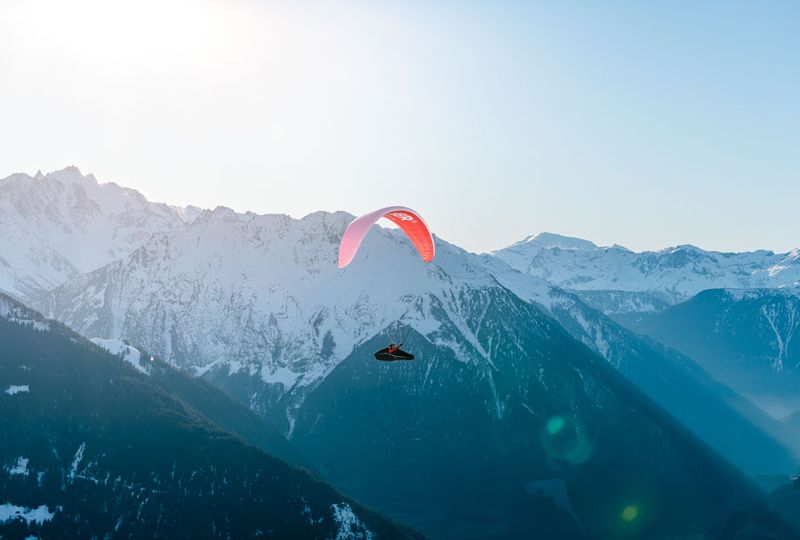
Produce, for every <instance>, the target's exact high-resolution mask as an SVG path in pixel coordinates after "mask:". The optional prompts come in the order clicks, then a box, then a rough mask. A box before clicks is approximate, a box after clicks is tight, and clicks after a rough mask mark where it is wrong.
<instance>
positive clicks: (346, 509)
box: [331, 503, 375, 540]
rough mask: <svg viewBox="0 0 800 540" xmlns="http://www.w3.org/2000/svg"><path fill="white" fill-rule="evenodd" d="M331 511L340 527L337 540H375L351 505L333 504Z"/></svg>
mask: <svg viewBox="0 0 800 540" xmlns="http://www.w3.org/2000/svg"><path fill="white" fill-rule="evenodd" d="M331 510H332V511H333V520H334V521H335V522H336V525H337V527H338V531H337V533H336V537H335V540H373V538H374V537H375V535H374V534H373V533H372V531H370V530H369V529H367V527H366V526H365V525H364V523H363V522H362V521H361V519H359V517H358V516H357V515H356V514H355V512H353V509H352V508H350V505H349V504H347V503H340V504H333V505H331Z"/></svg>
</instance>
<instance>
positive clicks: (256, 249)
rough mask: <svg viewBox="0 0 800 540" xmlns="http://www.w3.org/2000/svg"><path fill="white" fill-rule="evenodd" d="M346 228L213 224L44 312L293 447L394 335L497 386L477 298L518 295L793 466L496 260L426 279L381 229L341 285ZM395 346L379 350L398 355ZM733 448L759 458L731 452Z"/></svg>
mask: <svg viewBox="0 0 800 540" xmlns="http://www.w3.org/2000/svg"><path fill="white" fill-rule="evenodd" d="M351 219H352V216H350V215H348V214H344V213H336V214H327V213H322V212H320V213H315V214H311V215H309V216H306V217H305V218H303V219H300V220H295V219H292V218H289V217H288V216H275V215H272V216H261V215H256V214H252V213H249V214H237V213H235V212H233V211H231V210H229V209H226V208H218V209H216V210H213V211H207V212H205V213H203V214H202V215H201V216H199V217H198V218H197V219H196V220H195V222H194V223H192V224H190V225H188V226H187V227H185V228H181V229H177V230H174V231H169V232H165V233H159V234H156V235H154V236H153V237H152V238H151V239H150V241H149V242H148V243H146V244H145V245H144V246H142V247H141V248H139V249H137V250H136V251H134V252H133V253H132V254H131V255H130V256H128V257H127V258H126V259H123V260H120V261H116V262H114V263H111V264H109V265H107V266H105V267H103V268H101V269H99V270H96V271H94V272H90V273H87V274H83V275H81V276H79V277H77V278H75V279H73V280H71V281H69V282H68V283H67V284H65V285H63V286H61V287H58V288H57V289H55V290H54V291H53V292H52V294H50V295H49V296H48V299H47V303H46V305H44V306H43V309H45V310H46V311H47V312H48V313H49V314H51V315H52V316H54V317H55V318H57V319H58V320H61V321H63V322H64V323H65V324H67V325H69V326H70V327H71V328H74V329H76V330H77V331H79V332H80V333H82V334H83V335H86V336H106V337H110V338H114V339H126V340H129V341H130V342H131V343H135V344H136V345H137V346H141V347H143V348H144V349H146V350H148V351H151V352H153V353H154V354H156V355H158V356H161V357H163V358H165V359H167V360H168V361H170V362H172V363H174V364H175V365H177V366H180V367H182V368H186V369H189V370H191V371H193V372H194V373H195V374H197V375H201V376H204V377H205V378H206V379H208V380H210V381H213V382H214V383H215V384H217V385H219V386H221V387H223V388H225V389H226V390H227V391H228V392H229V393H231V394H233V395H235V396H237V397H238V399H240V400H241V401H242V402H243V403H245V404H247V405H248V406H250V407H251V408H252V409H253V410H255V411H257V412H259V413H261V414H264V415H267V414H273V413H274V412H275V411H276V410H277V411H279V412H280V414H281V415H284V416H283V418H282V420H276V421H279V422H283V423H284V424H285V427H284V429H285V430H286V432H287V433H288V434H289V435H290V436H291V435H292V434H293V426H294V421H295V411H296V410H297V409H298V407H299V406H300V405H301V403H302V401H303V399H304V398H305V396H306V395H307V393H308V392H309V391H310V390H312V389H313V388H314V387H315V386H316V385H318V384H319V383H320V382H321V381H323V380H324V379H325V377H326V376H327V374H328V373H330V372H331V371H332V370H333V369H334V368H335V367H336V366H337V365H338V364H339V363H340V362H341V361H342V360H343V359H344V358H346V357H348V356H349V355H350V354H351V353H352V351H353V350H354V349H355V348H356V347H358V346H359V345H361V344H362V343H364V342H365V341H367V340H370V339H372V338H373V337H374V336H375V335H377V334H380V333H382V332H384V331H385V330H386V329H387V328H395V327H398V325H400V326H402V327H405V328H408V329H410V330H413V331H415V332H417V333H419V334H420V335H422V336H424V337H425V338H426V339H427V340H429V341H430V342H431V343H433V344H436V345H441V346H444V347H447V348H449V349H451V350H452V351H453V352H454V354H455V356H456V357H457V358H460V359H461V360H462V361H464V362H465V363H472V364H475V365H479V366H483V367H484V368H486V369H488V370H489V371H488V372H489V373H490V374H491V373H493V370H494V368H493V367H492V365H493V363H494V362H495V359H496V357H497V351H496V349H497V347H499V346H500V344H488V345H487V344H481V337H480V336H481V333H482V332H483V331H484V329H483V325H484V320H483V318H484V315H483V313H482V311H481V310H480V309H477V308H475V307H474V303H475V301H474V298H475V297H481V296H487V297H496V298H505V297H507V296H508V295H509V294H512V293H513V295H515V296H516V297H518V298H521V299H522V300H524V301H526V302H532V303H535V304H536V305H538V306H540V307H541V308H542V309H544V310H545V311H546V312H547V313H548V314H550V315H551V316H552V317H554V318H556V319H557V320H558V321H559V322H560V323H561V324H562V325H563V326H564V328H566V329H568V330H569V332H570V333H571V334H572V335H573V336H574V337H575V338H576V339H578V340H580V341H582V342H583V343H584V344H586V345H587V346H588V347H590V348H591V349H593V350H594V351H595V352H597V353H598V354H600V355H601V356H603V357H604V358H605V359H606V360H608V361H609V362H610V363H611V364H613V365H614V366H615V367H616V368H618V369H619V370H620V371H621V372H622V373H624V374H625V375H626V376H628V377H629V378H630V379H631V380H632V381H634V382H635V383H636V384H638V385H639V386H640V387H642V388H643V389H644V390H645V391H646V392H648V394H650V395H651V396H652V397H653V398H654V399H655V400H656V401H657V402H658V403H659V404H661V405H662V406H663V407H665V408H666V409H667V410H668V411H670V412H672V413H673V414H675V415H676V416H677V417H678V418H679V419H681V420H682V421H684V422H686V423H687V425H688V426H690V428H691V429H692V430H693V431H694V432H695V433H697V434H698V435H699V436H701V437H702V438H703V439H704V440H706V441H707V442H708V443H709V444H711V445H712V446H713V447H714V448H716V449H718V450H719V451H721V452H723V454H724V455H726V457H728V459H730V460H732V461H733V462H734V463H736V464H737V465H739V466H740V467H742V468H744V469H746V470H751V471H762V470H763V469H762V467H763V466H764V463H765V462H766V461H769V463H770V465H769V466H770V467H778V468H779V469H782V468H784V467H785V466H791V465H787V464H791V463H793V459H794V458H792V457H791V454H790V453H789V452H787V451H786V450H784V449H783V448H781V446H780V444H778V443H776V442H775V441H773V440H772V439H771V438H770V436H767V435H766V434H765V431H766V432H770V433H772V429H771V423H772V421H771V420H770V419H768V418H766V417H763V415H761V417H760V416H759V413H758V411H755V410H749V409H748V406H747V404H746V403H745V402H744V401H743V400H741V399H738V398H737V397H736V396H735V395H731V393H730V392H729V391H728V390H727V389H725V388H724V387H719V385H716V384H715V383H713V381H711V380H710V378H708V376H707V375H706V374H705V373H704V372H703V371H702V370H701V369H699V368H698V367H697V366H695V365H694V364H693V362H692V361H691V360H689V359H688V358H685V357H682V356H680V355H678V354H676V353H674V352H670V351H666V350H664V349H663V347H662V348H659V347H657V346H655V345H652V344H648V343H645V342H643V341H642V340H641V338H638V337H636V336H634V335H633V334H632V333H631V332H630V331H628V330H625V329H624V328H622V327H620V326H619V325H618V324H617V323H615V322H614V321H612V320H611V319H609V318H608V317H606V316H605V315H603V314H602V313H600V312H598V311H596V310H594V309H593V308H591V307H589V306H587V305H586V304H584V303H583V302H582V301H581V300H580V299H579V298H578V297H577V296H575V295H574V294H571V293H568V292H565V291H563V290H561V289H559V288H558V287H555V286H553V285H551V284H549V283H547V282H546V281H544V280H542V279H540V278H537V277H535V276H530V275H527V274H523V273H521V272H518V271H516V270H514V269H512V268H510V267H509V266H508V265H507V264H505V263H503V262H502V261H500V260H497V259H495V258H492V257H489V256H477V255H473V254H470V253H467V252H465V251H463V250H461V249H459V248H457V247H455V246H452V245H450V244H448V243H446V242H444V241H441V240H439V241H438V242H437V258H436V259H435V261H434V262H433V263H431V264H428V265H425V264H423V263H421V261H419V258H418V255H417V254H416V252H415V251H414V249H413V247H412V246H411V245H410V244H409V242H408V241H407V240H406V238H405V236H403V235H402V234H401V233H399V232H398V231H396V230H391V229H383V228H380V227H378V228H375V229H374V230H373V231H372V232H371V233H370V235H369V236H368V237H367V240H366V241H365V243H364V245H363V246H362V249H361V250H360V251H359V256H358V257H357V259H356V260H355V261H354V262H353V263H352V264H351V265H350V266H349V267H348V268H347V269H346V270H344V271H340V270H339V269H338V268H337V265H336V256H337V247H338V242H339V239H340V237H341V234H342V232H343V231H344V229H345V227H346V226H347V224H348V223H349V222H350V220H351ZM395 334H396V335H395V336H388V337H387V341H388V340H389V339H391V338H392V337H393V338H394V340H395V341H397V340H402V335H401V334H402V333H401V332H399V331H397V332H395ZM488 381H490V379H489V380H488ZM487 384H489V382H487ZM276 405H278V406H277V407H276ZM488 406H490V407H491V408H492V409H495V410H496V409H498V408H499V407H500V406H499V405H497V404H496V403H495V404H489V405H488ZM697 411H702V413H698V412H697ZM742 414H744V415H745V418H746V419H743V418H742V416H741V415H742ZM723 426H724V427H723ZM741 433H747V434H748V441H749V444H753V445H754V446H753V447H751V446H749V445H741V444H739V442H738V441H739V435H738V434H741ZM773 435H774V434H773ZM755 448H758V451H754V449H755ZM766 455H769V456H771V457H770V459H769V460H764V459H762V458H761V457H758V458H756V456H766ZM779 464H780V465H779Z"/></svg>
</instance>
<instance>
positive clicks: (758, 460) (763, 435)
mask: <svg viewBox="0 0 800 540" xmlns="http://www.w3.org/2000/svg"><path fill="white" fill-rule="evenodd" d="M482 261H483V262H484V264H485V265H486V266H487V269H488V271H489V272H490V273H491V274H492V275H493V276H495V277H496V278H497V280H498V281H499V282H500V283H501V284H503V285H504V286H506V287H508V288H509V290H511V291H512V292H514V293H515V294H516V295H517V296H519V297H520V298H522V299H524V300H527V301H529V302H533V303H535V304H536V305H538V306H540V307H541V308H542V309H543V310H545V312H546V313H548V314H549V315H551V316H552V317H553V318H554V319H556V320H557V321H558V322H559V323H560V324H561V325H562V326H563V327H564V329H565V330H566V331H567V332H568V333H569V334H570V335H571V336H572V337H574V338H575V339H577V340H578V341H580V342H581V343H583V344H584V345H586V346H587V347H589V348H590V349H591V350H593V351H594V352H596V353H597V354H599V355H600V356H602V357H603V358H605V359H606V360H607V361H608V362H609V363H610V364H611V365H613V366H614V367H616V368H617V369H618V370H619V372H620V373H622V374H623V375H625V376H626V377H627V378H628V379H629V380H630V381H632V382H633V383H634V384H636V386H638V387H639V388H640V389H642V390H643V391H644V392H645V393H646V394H647V395H648V396H649V397H651V398H652V399H653V400H655V401H656V403H658V404H659V405H660V406H661V407H663V408H664V409H666V410H667V411H668V412H669V413H670V414H672V415H673V416H674V417H675V418H677V419H678V420H680V421H681V422H682V423H683V424H684V425H686V426H687V427H688V428H689V429H690V430H691V431H692V432H694V433H695V434H696V435H697V436H699V437H700V438H701V439H702V440H704V441H705V442H706V443H708V444H709V445H711V446H712V447H713V448H714V449H715V450H716V451H717V452H719V453H720V454H721V455H723V456H724V457H725V458H726V459H728V460H729V461H731V462H732V463H733V464H735V465H736V466H738V467H739V468H740V469H741V470H743V471H745V472H746V473H747V474H748V475H757V474H790V473H794V471H795V469H796V468H797V465H798V459H797V450H798V448H799V446H798V444H797V439H796V438H793V437H791V436H790V435H788V434H787V433H786V430H785V428H784V426H783V425H782V424H780V423H779V422H778V421H776V420H775V419H773V418H770V417H769V416H768V415H767V414H765V413H764V412H763V411H761V410H760V409H758V408H757V407H755V406H753V405H752V404H751V403H750V402H749V401H747V400H746V399H744V398H743V397H742V396H740V395H738V394H737V393H735V392H733V391H732V390H731V389H730V388H729V387H727V386H725V385H723V384H720V383H718V382H717V381H715V380H714V379H713V378H712V377H711V376H710V375H709V374H708V372H707V371H706V370H704V369H703V368H701V367H700V366H699V365H697V364H696V363H695V362H694V361H693V360H692V359H691V358H689V357H687V356H685V355H683V354H681V353H680V352H678V351H677V350H675V349H670V348H668V347H665V346H663V345H661V344H660V343H658V342H656V341H655V340H653V339H650V338H647V337H645V336H641V335H638V334H636V333H634V332H633V331H631V330H628V329H627V328H625V327H623V326H621V325H620V324H619V323H617V322H616V321H614V320H613V319H611V318H610V317H608V316H606V315H604V314H603V313H601V312H600V311H598V310H596V309H594V308H592V307H590V306H589V305H587V304H586V303H584V302H583V301H582V300H581V299H580V298H579V297H578V296H577V295H575V294H574V293H570V292H567V291H564V290H563V289H560V288H558V287H555V286H553V285H551V284H549V283H547V282H545V281H543V280H541V279H540V278H536V277H534V276H529V275H526V274H522V273H520V272H518V271H515V270H513V269H511V268H510V267H508V266H507V265H505V264H504V263H502V262H500V261H498V260H497V259H495V258H492V257H488V256H482Z"/></svg>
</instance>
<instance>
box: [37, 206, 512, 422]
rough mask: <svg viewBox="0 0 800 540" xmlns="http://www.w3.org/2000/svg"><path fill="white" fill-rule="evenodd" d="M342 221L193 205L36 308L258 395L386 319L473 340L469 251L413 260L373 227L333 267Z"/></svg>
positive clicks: (302, 374)
mask: <svg viewBox="0 0 800 540" xmlns="http://www.w3.org/2000/svg"><path fill="white" fill-rule="evenodd" d="M351 220H352V216H350V215H348V214H344V213H336V214H326V213H315V214H311V215H309V216H306V217H305V218H303V219H301V220H294V219H292V218H289V217H288V216H277V215H269V216H261V215H256V214H252V213H248V214H237V213H235V212H233V211H231V210H229V209H226V208H218V209H216V210H213V211H207V212H204V213H203V214H201V215H200V216H199V217H198V218H197V219H196V220H195V222H194V223H192V224H191V225H189V226H187V227H185V228H181V229H177V230H174V231H169V232H164V233H159V234H156V235H154V236H153V237H152V238H151V239H150V240H149V241H148V242H147V243H146V244H145V245H143V246H142V247H140V248H139V249H137V250H135V251H134V252H133V253H131V254H130V255H129V256H128V257H127V258H125V259H122V260H120V261H116V262H114V263H111V264H110V265H107V266H105V267H103V268H101V269H99V270H96V271H94V272H90V273H88V274H84V275H81V276H79V277H77V278H76V279H74V280H71V281H70V282H68V283H67V284H65V285H64V286H62V287H59V288H57V289H56V290H55V291H54V292H53V293H52V295H51V296H50V298H49V300H48V302H49V303H48V305H47V306H46V308H47V310H48V312H49V313H51V314H52V315H53V316H55V317H57V318H58V319H59V320H63V321H64V322H65V323H66V324H68V325H69V326H71V327H72V328H75V329H76V330H78V331H79V332H81V333H82V334H84V335H89V336H96V335H99V336H106V337H112V338H125V339H129V340H130V341H131V342H133V343H136V344H137V345H141V346H142V347H145V348H146V349H148V350H150V351H153V352H155V353H156V354H158V355H160V356H163V357H164V358H167V359H169V360H170V361H172V362H174V363H175V364H176V365H179V366H182V367H185V368H189V369H192V370H194V372H195V373H197V374H201V375H202V374H208V373H209V372H216V371H220V370H222V371H224V372H225V373H226V374H231V375H233V374H240V375H244V374H246V375H248V376H250V377H252V378H253V379H254V380H256V381H259V383H264V384H265V385H266V386H265V387H264V388H263V389H262V390H263V391H264V392H267V393H268V394H269V395H270V397H267V398H264V397H263V396H262V397H257V396H253V400H254V403H258V406H259V407H268V406H270V405H272V404H274V402H275V400H277V399H278V398H279V397H280V396H281V395H283V394H284V393H285V392H288V391H289V390H291V389H294V390H300V389H302V388H304V387H307V386H313V385H314V384H315V383H317V382H318V381H319V380H320V379H321V378H322V377H324V375H325V374H326V373H328V372H329V371H330V370H331V369H332V368H333V367H334V366H335V365H336V364H337V363H338V362H339V361H341V360H342V359H343V358H344V357H346V356H347V355H349V354H350V353H351V352H352V350H353V348H354V347H355V346H356V345H358V344H359V343H361V342H363V341H365V340H366V339H369V338H371V337H372V336H374V335H375V334H377V333H378V332H380V331H381V330H383V329H384V328H386V327H387V326H389V325H390V324H392V323H394V322H396V321H400V320H402V321H404V322H405V323H406V324H407V325H409V326H410V327H413V328H415V329H416V330H417V331H419V332H421V333H423V334H424V335H426V336H430V337H431V339H432V340H437V339H439V338H438V337H437V332H438V330H439V328H440V326H441V321H442V320H443V319H444V318H447V319H448V320H451V321H453V322H454V324H456V325H457V326H458V328H460V329H462V331H463V335H462V336H461V339H462V340H463V341H464V342H466V343H477V339H476V337H475V332H476V331H475V330H474V329H470V328H469V327H468V326H467V322H466V318H467V315H466V314H464V313H462V312H461V309H462V307H463V302H462V299H463V298H464V297H465V296H468V295H470V294H472V293H473V292H474V291H477V290H486V289H497V288H499V287H500V286H499V285H498V284H497V283H496V282H495V280H494V279H493V278H492V277H491V276H490V275H489V274H487V273H486V272H485V271H484V270H483V268H482V267H481V266H480V265H479V264H477V263H474V262H471V261H470V259H469V258H467V257H465V256H464V252H462V251H461V250H459V249H458V248H455V247H453V246H450V245H448V244H446V243H443V242H440V243H439V250H438V253H437V262H436V263H435V264H430V265H425V264H422V263H420V262H419V261H418V260H417V255H416V253H415V252H414V250H413V248H412V247H411V245H410V244H409V243H408V242H407V241H406V239H405V237H403V236H402V235H401V234H399V233H398V232H396V231H392V230H388V229H382V228H376V229H375V230H374V232H373V233H371V234H370V236H369V237H368V238H367V240H366V241H365V243H364V245H363V246H362V248H361V250H360V252H359V257H358V259H357V260H356V261H355V262H354V263H353V264H351V265H350V266H349V267H348V268H347V269H346V270H344V271H340V270H339V269H338V268H337V266H336V264H335V261H336V255H337V246H338V241H339V238H340V237H341V234H342V232H343V231H344V229H345V227H346V226H347V224H348V223H349V222H350V221H351ZM397 338H398V339H400V338H401V336H397ZM451 345H452V347H454V348H460V347H462V346H463V343H462V342H461V341H459V342H454V343H452V344H451ZM476 350H477V351H479V354H480V355H481V357H482V359H483V360H484V361H485V360H486V359H487V358H490V354H489V352H488V351H485V350H483V349H482V348H480V347H477V348H476ZM465 359H466V358H465ZM255 390H256V389H254V391H255Z"/></svg>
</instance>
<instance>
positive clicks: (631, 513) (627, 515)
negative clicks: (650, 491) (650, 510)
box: [622, 504, 639, 523]
mask: <svg viewBox="0 0 800 540" xmlns="http://www.w3.org/2000/svg"><path fill="white" fill-rule="evenodd" d="M638 516H639V509H638V508H636V507H635V506H634V505H632V504H631V505H629V506H626V507H625V508H623V510H622V519H623V521H627V522H628V523H630V522H631V521H633V520H635V519H636V518H637V517H638Z"/></svg>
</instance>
